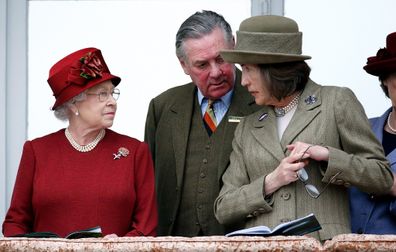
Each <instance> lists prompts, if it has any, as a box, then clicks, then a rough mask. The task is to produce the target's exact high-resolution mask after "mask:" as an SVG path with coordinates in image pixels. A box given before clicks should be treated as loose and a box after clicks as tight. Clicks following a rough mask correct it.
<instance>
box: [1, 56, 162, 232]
mask: <svg viewBox="0 0 396 252" xmlns="http://www.w3.org/2000/svg"><path fill="white" fill-rule="evenodd" d="M120 81H121V79H120V78H119V77H117V76H115V75H113V74H111V73H110V70H109V68H108V67H107V65H106V63H105V61H104V59H103V56H102V53H101V51H100V50H99V49H96V48H85V49H81V50H78V51H76V52H73V53H71V54H69V55H67V56H66V57H64V58H63V59H61V60H60V61H58V62H57V63H56V64H55V65H54V66H53V67H52V68H51V69H50V72H49V78H48V83H49V85H50V87H51V89H52V91H53V94H54V96H55V104H54V105H53V107H52V109H53V110H54V112H55V116H56V117H57V118H58V119H61V120H64V121H67V122H68V126H67V127H66V128H65V129H61V130H59V131H57V132H54V133H52V134H49V135H46V136H43V137H40V138H37V139H34V140H32V141H26V143H25V145H24V147H23V153H22V158H21V162H20V165H19V170H18V175H17V178H16V181H15V187H14V192H13V195H12V200H11V205H10V208H9V210H8V212H7V215H6V217H5V221H4V223H3V234H4V236H15V235H21V234H24V233H31V232H43V231H50V232H53V233H56V234H57V235H59V236H61V237H64V236H66V235H67V234H69V233H71V232H74V231H76V230H82V229H87V228H91V227H96V226H100V227H101V229H102V233H103V234H104V235H109V234H110V235H112V236H114V235H117V236H142V235H149V236H152V235H155V229H156V226H157V208H156V200H155V191H154V168H153V164H152V161H151V155H150V152H149V149H148V146H147V144H145V143H143V142H140V141H138V140H137V139H134V138H131V137H128V136H125V135H121V134H118V133H116V132H114V131H112V130H110V129H109V128H110V127H111V126H112V125H113V121H114V117H115V114H116V111H117V99H118V96H119V95H120V91H119V90H118V89H117V88H116V86H117V85H118V84H119V83H120Z"/></svg>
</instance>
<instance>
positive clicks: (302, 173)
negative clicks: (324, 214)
mask: <svg viewBox="0 0 396 252" xmlns="http://www.w3.org/2000/svg"><path fill="white" fill-rule="evenodd" d="M311 147H312V145H310V146H308V147H307V148H306V149H305V151H304V153H303V154H302V155H301V157H300V159H299V160H298V162H301V161H302V159H303V157H304V155H305V153H307V151H308V150H309V148H311ZM340 173H341V171H339V172H337V173H336V174H334V175H333V176H332V177H331V179H330V180H329V182H327V184H326V185H325V186H324V187H323V188H322V190H321V191H319V190H318V188H317V187H316V186H314V185H312V184H309V183H308V179H309V176H308V173H307V171H306V170H305V168H304V167H303V168H302V169H300V170H299V171H297V177H298V179H299V180H300V181H301V182H302V183H303V184H304V187H305V190H306V191H307V193H308V195H309V196H311V197H312V198H314V199H317V198H319V196H320V195H321V194H322V193H323V192H324V191H325V190H326V188H327V187H328V186H329V185H330V184H331V183H333V182H334V181H335V178H336V177H337V176H338V175H339V174H340Z"/></svg>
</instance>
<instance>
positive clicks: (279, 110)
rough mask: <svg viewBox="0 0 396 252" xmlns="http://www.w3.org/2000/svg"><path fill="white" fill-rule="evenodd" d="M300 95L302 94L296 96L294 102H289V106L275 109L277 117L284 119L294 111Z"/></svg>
mask: <svg viewBox="0 0 396 252" xmlns="http://www.w3.org/2000/svg"><path fill="white" fill-rule="evenodd" d="M300 95H301V93H299V94H297V95H296V96H294V98H293V100H291V101H290V102H289V104H287V105H286V106H284V107H282V108H277V107H275V108H274V111H275V115H276V117H282V116H284V115H286V114H287V113H288V112H289V111H290V110H292V109H293V108H294V107H295V106H297V104H298V100H299V99H300Z"/></svg>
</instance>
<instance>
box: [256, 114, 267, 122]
mask: <svg viewBox="0 0 396 252" xmlns="http://www.w3.org/2000/svg"><path fill="white" fill-rule="evenodd" d="M267 117H268V114H267V113H263V114H262V115H261V116H260V117H259V118H258V120H259V121H260V122H261V121H262V120H264V119H265V118H267Z"/></svg>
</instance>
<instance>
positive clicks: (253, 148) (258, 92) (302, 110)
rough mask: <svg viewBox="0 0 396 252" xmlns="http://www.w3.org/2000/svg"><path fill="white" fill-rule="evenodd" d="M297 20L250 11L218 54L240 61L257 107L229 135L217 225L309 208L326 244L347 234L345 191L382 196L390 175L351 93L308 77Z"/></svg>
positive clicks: (293, 214)
mask: <svg viewBox="0 0 396 252" xmlns="http://www.w3.org/2000/svg"><path fill="white" fill-rule="evenodd" d="M301 47H302V33H301V32H299V30H298V25H297V23H296V22H295V21H294V20H292V19H289V18H286V17H281V16H255V17H251V18H248V19H246V20H244V21H243V22H242V23H241V25H240V28H239V31H237V44H236V48H235V49H234V50H225V51H223V52H221V55H222V57H223V58H224V60H226V61H229V62H232V63H239V64H241V66H242V81H241V83H242V85H243V86H245V87H246V88H247V90H248V91H249V92H250V93H251V94H252V95H253V96H254V98H255V101H256V103H257V104H259V105H262V106H263V108H262V109H261V110H260V111H258V112H256V113H253V114H252V115H250V116H248V117H246V118H244V119H243V120H242V121H241V122H240V123H239V125H238V127H237V129H236V131H235V138H234V141H233V152H232V154H231V157H230V165H229V167H228V168H227V170H226V172H225V173H224V175H223V177H222V181H223V187H222V189H221V191H220V194H219V196H218V198H217V199H216V202H215V214H216V217H217V219H218V220H219V222H220V223H221V224H232V223H239V222H241V221H243V222H245V227H252V226H258V225H265V226H268V227H270V228H273V227H275V226H276V225H278V224H279V223H281V222H287V221H290V220H293V219H296V218H300V217H303V216H306V215H308V214H310V213H313V214H315V216H316V217H317V219H318V220H319V223H320V224H321V227H322V229H321V230H319V231H318V232H314V233H312V234H311V235H312V236H314V237H316V238H318V239H320V240H327V239H331V238H332V237H333V236H335V235H338V234H342V233H350V232H351V229H350V224H349V223H350V222H349V209H348V208H349V204H348V193H347V187H348V186H350V185H355V186H357V187H359V188H360V189H362V190H364V191H366V192H370V193H374V194H377V193H382V192H384V191H387V190H389V188H390V187H391V186H392V183H393V178H392V173H391V171H390V169H389V164H388V162H387V161H386V159H385V157H384V155H383V152H382V147H381V145H380V143H379V142H378V141H377V139H376V138H375V136H374V134H373V133H372V131H371V129H370V125H369V122H368V119H367V117H366V115H365V113H364V110H363V108H362V106H361V104H360V103H359V102H358V100H357V99H356V97H355V95H354V94H353V92H352V91H351V90H349V89H347V88H340V87H330V86H327V87H325V86H321V85H319V84H316V83H315V82H313V81H312V80H311V79H310V78H309V74H310V68H309V66H308V65H307V64H306V62H305V60H307V59H310V57H309V56H306V55H302V54H301Z"/></svg>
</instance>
